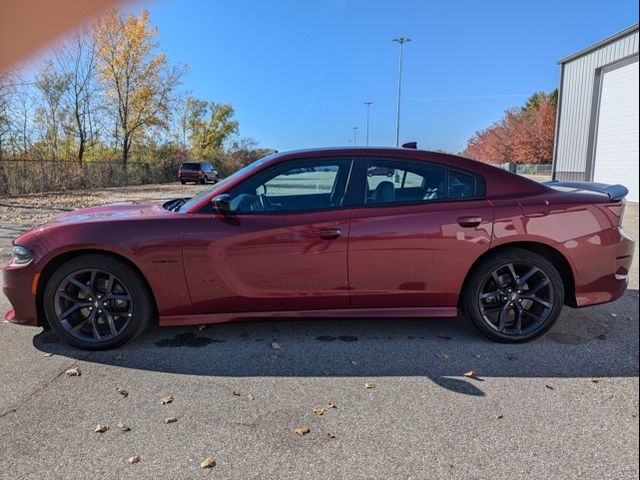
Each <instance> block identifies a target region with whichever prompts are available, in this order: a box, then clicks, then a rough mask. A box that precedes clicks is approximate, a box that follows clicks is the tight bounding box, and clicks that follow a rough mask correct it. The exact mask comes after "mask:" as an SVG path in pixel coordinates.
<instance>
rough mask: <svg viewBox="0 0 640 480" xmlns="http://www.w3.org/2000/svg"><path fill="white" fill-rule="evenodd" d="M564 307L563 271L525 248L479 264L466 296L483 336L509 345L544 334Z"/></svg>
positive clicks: (463, 300)
mask: <svg viewBox="0 0 640 480" xmlns="http://www.w3.org/2000/svg"><path fill="white" fill-rule="evenodd" d="M532 272H533V273H532ZM514 274H515V275H514ZM514 276H515V279H514ZM498 282H499V283H498ZM563 305H564V284H563V282H562V277H561V276H560V274H559V273H558V270H557V269H556V268H555V267H554V266H553V264H552V263H551V262H550V261H549V260H547V259H546V258H545V257H543V256H542V255H539V254H537V253H535V252H531V251H529V250H524V249H520V248H508V249H506V248H505V249H504V250H501V251H499V252H496V253H495V254H493V255H490V256H488V257H487V258H485V259H483V260H482V261H481V262H480V263H478V265H476V266H475V267H474V268H473V270H472V271H471V273H470V275H469V278H468V279H467V282H466V283H465V289H464V291H463V292H462V298H461V307H462V311H463V313H464V314H465V316H466V317H467V318H469V320H471V322H472V323H473V325H474V326H475V327H476V328H477V329H478V330H479V331H480V333H482V334H483V335H485V336H486V337H488V338H490V339H491V340H494V341H497V342H503V343H522V342H527V341H530V340H533V339H535V338H538V337H540V336H542V335H544V334H545V333H546V332H547V331H549V329H550V328H551V327H553V325H554V324H555V322H556V321H557V320H558V317H559V316H560V312H561V311H562V306H563ZM518 325H519V326H520V328H518Z"/></svg>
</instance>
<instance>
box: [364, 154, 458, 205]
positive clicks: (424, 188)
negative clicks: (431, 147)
mask: <svg viewBox="0 0 640 480" xmlns="http://www.w3.org/2000/svg"><path fill="white" fill-rule="evenodd" d="M446 177H447V169H446V168H445V167H441V166H438V165H431V164H428V163H419V162H404V161H400V160H386V159H372V160H369V163H368V165H367V193H366V195H367V198H366V203H367V205H379V204H387V203H416V202H428V201H433V200H442V199H445V198H446V191H445V190H446V189H445V184H446Z"/></svg>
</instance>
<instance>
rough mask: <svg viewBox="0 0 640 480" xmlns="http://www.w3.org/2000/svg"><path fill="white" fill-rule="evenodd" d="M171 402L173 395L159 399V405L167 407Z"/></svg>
mask: <svg viewBox="0 0 640 480" xmlns="http://www.w3.org/2000/svg"><path fill="white" fill-rule="evenodd" d="M171 402H173V395H171V394H169V395H165V396H164V397H162V398H161V399H160V405H167V404H168V403H171Z"/></svg>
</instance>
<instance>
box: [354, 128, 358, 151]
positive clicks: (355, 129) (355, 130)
mask: <svg viewBox="0 0 640 480" xmlns="http://www.w3.org/2000/svg"><path fill="white" fill-rule="evenodd" d="M357 132H358V127H353V146H354V147H355V146H356V133H357Z"/></svg>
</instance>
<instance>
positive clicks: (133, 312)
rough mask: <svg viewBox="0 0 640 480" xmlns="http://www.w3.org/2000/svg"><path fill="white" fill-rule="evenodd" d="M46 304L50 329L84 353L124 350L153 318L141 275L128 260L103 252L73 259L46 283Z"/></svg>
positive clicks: (152, 305) (44, 297)
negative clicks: (119, 348) (122, 346)
mask: <svg viewBox="0 0 640 480" xmlns="http://www.w3.org/2000/svg"><path fill="white" fill-rule="evenodd" d="M94 272H95V274H94ZM83 285H84V286H83ZM42 301H43V310H44V313H45V316H46V318H47V321H48V323H49V325H50V326H51V328H52V329H53V330H54V331H55V332H56V333H57V334H58V335H59V336H60V338H62V339H63V340H64V341H65V342H66V343H68V344H70V345H73V346H74V347H78V348H81V349H83V350H107V349H110V348H116V347H119V346H121V345H124V344H125V343H127V342H129V341H130V340H132V339H134V338H135V337H136V336H138V335H139V334H140V333H142V331H143V330H144V329H145V327H146V326H147V324H148V323H149V321H150V320H151V318H152V317H153V316H154V314H155V305H154V302H153V299H152V297H151V292H150V291H149V288H148V286H147V285H146V283H145V282H144V280H143V278H142V277H141V276H140V274H139V273H138V272H137V271H136V270H135V269H134V268H133V267H132V266H130V265H129V264H128V263H126V262H125V261H123V260H121V259H119V258H116V257H113V256H111V255H106V254H100V253H91V254H86V255H82V256H79V257H76V258H73V259H71V260H69V261H68V262H66V263H64V264H63V265H62V266H60V267H59V268H57V269H56V271H55V272H54V273H53V275H51V277H50V278H49V279H48V280H47V283H46V285H45V290H44V294H43V296H42ZM69 311H71V313H68V312H69ZM64 314H67V315H66V316H65V317H62V315H64ZM114 332H115V334H114Z"/></svg>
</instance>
